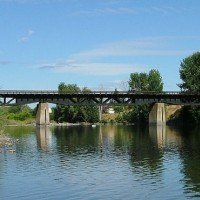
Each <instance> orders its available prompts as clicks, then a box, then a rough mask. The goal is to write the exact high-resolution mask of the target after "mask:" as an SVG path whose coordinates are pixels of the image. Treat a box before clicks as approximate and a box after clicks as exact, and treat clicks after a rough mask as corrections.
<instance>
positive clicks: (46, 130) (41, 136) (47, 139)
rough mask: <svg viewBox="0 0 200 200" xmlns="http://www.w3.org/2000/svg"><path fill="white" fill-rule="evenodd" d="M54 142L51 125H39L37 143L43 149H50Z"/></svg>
mask: <svg viewBox="0 0 200 200" xmlns="http://www.w3.org/2000/svg"><path fill="white" fill-rule="evenodd" d="M51 143H52V132H51V127H49V126H37V144H38V147H39V148H40V149H42V150H43V151H48V150H49V148H50V146H51Z"/></svg>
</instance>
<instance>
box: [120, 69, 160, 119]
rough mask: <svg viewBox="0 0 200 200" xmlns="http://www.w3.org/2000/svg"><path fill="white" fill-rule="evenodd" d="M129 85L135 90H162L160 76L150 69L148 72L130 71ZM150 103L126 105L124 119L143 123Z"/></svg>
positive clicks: (147, 114) (157, 72)
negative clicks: (126, 109)
mask: <svg viewBox="0 0 200 200" xmlns="http://www.w3.org/2000/svg"><path fill="white" fill-rule="evenodd" d="M129 87H130V88H131V89H132V90H135V91H136V92H139V91H144V92H145V91H146V92H147V91H154V92H155V91H156V92H161V91H162V90H163V82H162V77H161V75H160V73H159V71H158V70H156V69H152V70H150V71H149V73H131V74H130V80H129ZM150 109H151V106H150V105H146V104H144V105H134V106H129V107H128V112H127V111H126V112H125V114H124V116H123V117H124V121H127V122H135V123H143V122H147V121H148V116H149V112H150Z"/></svg>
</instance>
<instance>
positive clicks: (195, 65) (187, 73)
mask: <svg viewBox="0 0 200 200" xmlns="http://www.w3.org/2000/svg"><path fill="white" fill-rule="evenodd" d="M179 72H180V78H181V79H182V81H183V83H182V84H180V87H181V88H182V89H183V90H186V91H191V92H200V52H196V53H194V54H193V55H191V56H189V57H187V58H185V59H183V61H182V62H181V68H180V70H179Z"/></svg>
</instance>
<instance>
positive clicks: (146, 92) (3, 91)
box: [0, 90, 186, 94]
mask: <svg viewBox="0 0 200 200" xmlns="http://www.w3.org/2000/svg"><path fill="white" fill-rule="evenodd" d="M180 93H183V94H185V93H186V92H180V91H163V92H156V91H155V92H154V91H129V90H128V91H117V92H116V91H89V92H88V91H78V92H59V91H58V90H0V94H180Z"/></svg>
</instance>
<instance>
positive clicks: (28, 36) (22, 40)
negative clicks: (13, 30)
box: [19, 30, 34, 43]
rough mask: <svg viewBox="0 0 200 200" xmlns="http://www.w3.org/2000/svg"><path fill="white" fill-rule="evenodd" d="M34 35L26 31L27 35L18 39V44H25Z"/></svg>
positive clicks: (32, 32)
mask: <svg viewBox="0 0 200 200" xmlns="http://www.w3.org/2000/svg"><path fill="white" fill-rule="evenodd" d="M33 34H34V31H33V30H28V31H27V33H26V34H25V35H24V36H22V37H21V38H20V39H19V42H22V43H24V42H27V41H28V40H30V37H31V36H32V35H33Z"/></svg>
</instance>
